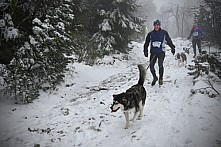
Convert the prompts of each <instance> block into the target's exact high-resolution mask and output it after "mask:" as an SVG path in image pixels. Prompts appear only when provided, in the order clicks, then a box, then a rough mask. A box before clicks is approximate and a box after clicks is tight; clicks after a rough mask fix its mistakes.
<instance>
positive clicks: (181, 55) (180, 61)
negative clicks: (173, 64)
mask: <svg viewBox="0 0 221 147" xmlns="http://www.w3.org/2000/svg"><path fill="white" fill-rule="evenodd" d="M176 59H177V60H178V66H184V65H185V66H186V64H187V57H186V54H185V53H177V54H176Z"/></svg>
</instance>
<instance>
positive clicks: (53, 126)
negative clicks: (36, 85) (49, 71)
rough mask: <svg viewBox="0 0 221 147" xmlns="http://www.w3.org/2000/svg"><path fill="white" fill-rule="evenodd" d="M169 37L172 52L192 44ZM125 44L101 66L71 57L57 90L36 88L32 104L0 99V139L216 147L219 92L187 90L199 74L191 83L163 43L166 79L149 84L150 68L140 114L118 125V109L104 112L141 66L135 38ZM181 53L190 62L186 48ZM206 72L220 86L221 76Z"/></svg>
mask: <svg viewBox="0 0 221 147" xmlns="http://www.w3.org/2000/svg"><path fill="white" fill-rule="evenodd" d="M174 42H175V45H176V47H177V52H181V50H182V48H183V47H185V46H187V45H188V44H190V42H188V41H182V40H181V39H175V40H174ZM131 47H133V50H132V51H131V52H130V54H129V56H125V55H114V56H112V57H107V58H105V59H103V60H101V61H99V63H100V64H99V65H95V66H87V65H83V64H81V63H73V64H70V65H69V68H70V71H69V72H68V73H67V75H66V82H65V83H64V84H62V85H61V86H60V87H59V89H58V90H57V91H51V92H50V93H49V92H48V93H43V92H42V93H41V96H40V97H39V99H37V100H35V101H34V103H31V104H28V105H18V104H17V105H16V104H13V103H12V101H10V100H9V99H5V98H1V102H0V120H1V121H0V126H1V128H0V132H1V133H0V146H1V147H32V146H34V144H40V146H41V147H74V146H81V147H88V146H89V147H94V146H100V147H113V146H116V147H123V146H127V147H134V146H139V147H220V146H221V130H220V127H221V101H220V100H221V97H220V96H217V97H216V98H209V96H208V95H207V94H200V93H197V94H194V95H191V94H190V90H191V89H195V88H201V87H206V84H205V83H204V82H203V79H205V77H204V76H203V77H200V78H199V80H198V82H196V84H195V85H194V86H193V77H192V76H188V74H187V72H188V70H187V69H186V68H185V67H178V65H177V61H176V60H175V58H174V56H173V55H172V54H171V53H170V51H169V50H168V51H167V52H166V58H165V64H164V65H165V74H164V81H165V82H164V85H163V86H161V87H159V86H158V84H157V85H155V86H154V87H151V86H150V82H151V80H152V77H151V74H150V72H149V70H148V72H147V73H148V74H147V79H146V81H145V88H146V91H147V94H148V95H147V100H146V105H145V109H144V117H143V119H142V120H137V121H136V122H135V123H132V122H131V124H130V128H129V129H124V125H125V118H124V116H123V113H122V112H116V113H111V112H110V108H109V107H110V105H111V103H112V95H113V94H117V93H120V92H123V91H125V90H126V89H127V88H129V87H130V86H132V85H133V84H136V83H137V80H138V74H139V73H138V69H137V64H139V63H143V64H146V65H147V58H145V57H144V56H143V44H140V43H136V42H133V44H132V45H131ZM191 53H192V51H191ZM187 56H188V64H192V63H191V60H192V54H190V55H187ZM126 58H128V60H125V59H126ZM156 68H157V66H156ZM210 76H211V78H213V80H214V79H215V80H216V82H215V83H214V86H215V88H216V89H217V90H218V91H219V92H220V93H221V89H220V85H221V83H220V81H219V80H218V79H216V77H215V76H213V74H211V75H210ZM1 97H3V96H1Z"/></svg>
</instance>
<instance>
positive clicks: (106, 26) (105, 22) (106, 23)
mask: <svg viewBox="0 0 221 147" xmlns="http://www.w3.org/2000/svg"><path fill="white" fill-rule="evenodd" d="M99 28H101V30H102V31H111V26H110V24H109V20H108V19H104V20H103V22H102V24H100V25H99Z"/></svg>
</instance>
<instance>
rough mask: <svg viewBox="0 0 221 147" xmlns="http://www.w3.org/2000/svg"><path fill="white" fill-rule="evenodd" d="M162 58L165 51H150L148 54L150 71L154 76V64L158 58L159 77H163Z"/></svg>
mask: <svg viewBox="0 0 221 147" xmlns="http://www.w3.org/2000/svg"><path fill="white" fill-rule="evenodd" d="M164 58H165V52H161V53H156V54H153V53H151V55H150V72H151V73H152V75H153V77H154V78H156V77H157V76H156V71H155V68H154V66H155V63H156V61H157V59H158V66H159V78H160V79H163V72H164V68H163V61H164Z"/></svg>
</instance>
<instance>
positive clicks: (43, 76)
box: [5, 0, 74, 102]
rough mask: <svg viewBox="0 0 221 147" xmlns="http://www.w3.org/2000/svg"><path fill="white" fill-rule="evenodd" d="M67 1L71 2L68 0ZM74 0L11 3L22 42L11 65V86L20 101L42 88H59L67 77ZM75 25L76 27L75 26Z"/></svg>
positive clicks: (11, 12)
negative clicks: (68, 29)
mask: <svg viewBox="0 0 221 147" xmlns="http://www.w3.org/2000/svg"><path fill="white" fill-rule="evenodd" d="M66 2H67V3H66ZM69 2H70V1H64V2H63V1H62V0H53V1H49V0H47V1H45V0H41V1H28V0H23V1H19V2H17V3H11V4H10V9H9V11H10V14H12V21H13V23H14V24H15V26H16V28H17V29H18V31H19V34H20V35H19V41H18V42H19V43H18V45H16V46H12V47H13V48H17V50H16V52H15V55H14V57H13V59H12V61H11V63H10V64H9V65H8V66H7V76H6V77H5V81H6V83H7V85H8V86H7V88H8V90H10V91H11V92H13V94H15V96H16V99H17V101H22V102H30V101H32V100H33V99H35V98H37V97H38V95H39V89H43V90H47V89H50V88H55V86H56V85H58V84H59V83H60V82H61V81H62V80H63V77H64V72H65V69H66V65H67V63H68V59H67V58H66V57H65V54H66V53H70V52H71V46H70V47H69V44H70V43H71V40H72V38H71V31H67V30H66V27H67V28H68V27H69V28H70V25H72V23H71V22H72V20H73V19H74V17H73V16H74V14H73V13H72V9H71V8H69V7H71V5H69V4H71V3H69ZM71 29H72V28H71Z"/></svg>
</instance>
